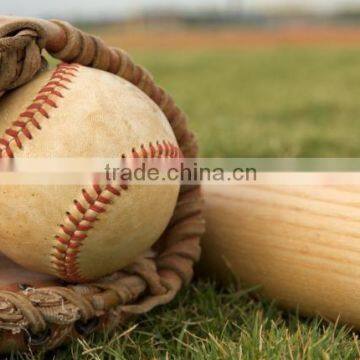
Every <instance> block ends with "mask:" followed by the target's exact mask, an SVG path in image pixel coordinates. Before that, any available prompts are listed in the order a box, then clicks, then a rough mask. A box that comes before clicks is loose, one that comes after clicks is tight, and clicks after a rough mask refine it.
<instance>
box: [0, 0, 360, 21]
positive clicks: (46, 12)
mask: <svg viewBox="0 0 360 360" xmlns="http://www.w3.org/2000/svg"><path fill="white" fill-rule="evenodd" d="M231 4H234V6H236V4H239V6H241V8H242V9H243V10H248V11H251V10H254V9H260V10H261V9H266V8H269V7H273V6H282V5H287V6H289V5H290V4H291V6H302V7H306V8H309V9H314V10H315V11H322V10H325V11H332V10H334V9H336V8H337V7H339V6H343V5H347V4H349V5H358V6H360V0H180V1H179V0H61V1H54V0H50V1H49V0H10V1H7V0H0V14H6V15H19V16H56V17H58V18H64V19H72V18H78V17H81V18H84V19H86V18H97V17H104V16H113V17H117V16H121V15H128V14H133V13H137V12H140V11H141V10H143V9H149V8H150V9H151V8H156V7H161V8H165V9H171V8H181V9H202V8H205V7H207V8H209V7H210V8H213V9H225V8H227V7H229V6H230V5H231Z"/></svg>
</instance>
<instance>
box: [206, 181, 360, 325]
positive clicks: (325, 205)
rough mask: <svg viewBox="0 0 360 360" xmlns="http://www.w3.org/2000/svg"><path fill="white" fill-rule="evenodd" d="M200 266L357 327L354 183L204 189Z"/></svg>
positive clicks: (358, 200) (359, 283)
mask: <svg viewBox="0 0 360 360" xmlns="http://www.w3.org/2000/svg"><path fill="white" fill-rule="evenodd" d="M204 193H205V203H206V206H205V208H206V210H205V212H206V220H207V233H206V235H205V237H204V239H203V243H202V246H203V257H202V261H201V266H200V269H201V271H202V272H203V273H204V272H206V273H207V274H210V275H213V276H216V277H217V278H218V279H220V280H222V281H227V280H228V279H229V278H230V277H232V278H233V277H235V279H236V280H237V281H239V283H241V284H246V285H260V291H261V293H262V294H263V295H265V296H266V297H268V298H270V299H275V300H276V301H277V303H279V304H280V305H281V306H283V307H285V308H287V309H297V308H298V309H299V311H300V313H301V314H304V315H315V314H319V315H321V316H323V317H325V318H326V319H329V320H334V321H335V320H337V319H338V317H339V320H340V322H342V323H350V324H352V325H354V326H356V327H358V328H360V186H359V187H356V186H351V187H350V186H349V187H343V186H279V185H263V186H261V185H254V186H244V185H236V186H219V185H217V186H215V185H208V186H205V187H204Z"/></svg>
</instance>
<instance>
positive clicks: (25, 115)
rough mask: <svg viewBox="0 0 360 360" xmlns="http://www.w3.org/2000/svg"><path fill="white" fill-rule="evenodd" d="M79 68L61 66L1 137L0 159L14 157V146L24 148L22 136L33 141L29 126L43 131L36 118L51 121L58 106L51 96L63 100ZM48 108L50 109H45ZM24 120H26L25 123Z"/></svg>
mask: <svg viewBox="0 0 360 360" xmlns="http://www.w3.org/2000/svg"><path fill="white" fill-rule="evenodd" d="M78 70H79V66H78V65H76V64H71V65H70V64H65V63H63V64H60V65H58V66H57V68H56V69H55V70H54V72H53V74H52V76H51V78H50V80H49V82H48V83H47V84H46V85H44V86H43V87H42V88H41V89H40V91H39V92H38V94H37V95H36V97H35V98H34V100H33V101H32V103H31V104H30V105H29V106H28V107H27V108H26V110H25V111H24V112H22V113H21V114H20V115H19V117H18V118H17V119H16V120H15V121H14V122H13V123H12V127H11V128H9V129H7V130H6V131H5V134H4V135H3V136H2V137H0V158H4V157H10V158H13V157H14V150H13V149H12V146H14V147H15V148H18V149H22V148H23V141H22V140H21V135H24V136H25V137H26V138H27V139H29V140H31V139H32V134H31V131H30V128H29V125H32V126H34V127H35V128H37V129H38V130H41V125H40V123H39V121H38V119H36V118H35V117H36V116H39V117H40V116H42V117H44V118H47V119H49V118H50V114H49V110H50V109H51V108H57V104H56V102H55V101H54V99H51V98H50V96H54V97H60V98H63V97H64V96H63V94H62V93H61V90H62V89H68V88H67V87H66V85H65V84H64V83H71V82H72V80H71V78H73V77H75V76H76V75H77V74H76V72H77V71H78ZM45 106H47V107H48V109H46V108H45ZM23 119H26V120H25V121H23Z"/></svg>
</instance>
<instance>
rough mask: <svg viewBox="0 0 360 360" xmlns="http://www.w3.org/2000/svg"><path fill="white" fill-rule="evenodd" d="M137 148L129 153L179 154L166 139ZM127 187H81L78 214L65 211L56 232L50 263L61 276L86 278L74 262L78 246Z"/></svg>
mask: <svg viewBox="0 0 360 360" xmlns="http://www.w3.org/2000/svg"><path fill="white" fill-rule="evenodd" d="M140 149H141V150H140V151H137V150H136V149H135V148H134V149H132V151H131V153H132V156H133V157H140V156H141V157H142V158H148V157H151V158H156V157H159V158H161V157H168V158H179V157H180V155H181V151H180V149H179V148H178V147H177V146H175V145H174V144H172V143H170V142H166V141H163V142H162V143H160V142H156V144H152V143H150V144H149V145H148V147H145V146H144V145H141V146H140ZM140 154H141V155H140ZM121 158H122V159H126V156H125V155H124V154H123V155H122V156H121ZM127 189H128V187H127V186H126V185H116V186H114V185H110V184H107V185H105V186H103V187H101V186H100V185H98V184H95V185H93V186H92V188H91V189H88V190H85V189H83V190H82V191H81V198H80V199H79V200H74V210H75V212H76V210H77V211H78V214H73V213H71V211H70V212H66V213H65V224H62V225H60V226H59V228H58V231H59V234H58V235H56V236H55V240H56V243H55V244H54V251H53V253H52V261H51V263H52V265H53V266H54V268H55V271H56V272H57V274H59V275H60V277H62V278H63V279H65V280H67V281H70V282H79V281H87V279H86V277H84V276H82V275H81V272H80V268H79V264H78V262H77V260H78V259H77V258H78V254H79V252H80V249H81V246H82V244H83V242H84V240H85V239H86V238H87V236H88V231H90V230H91V229H92V228H93V227H92V224H93V223H94V222H95V221H97V220H99V215H100V214H103V213H105V212H106V210H107V205H111V203H112V198H114V197H119V196H121V192H122V191H123V190H124V191H126V190H127Z"/></svg>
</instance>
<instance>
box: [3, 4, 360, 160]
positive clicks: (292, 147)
mask: <svg viewBox="0 0 360 360" xmlns="http://www.w3.org/2000/svg"><path fill="white" fill-rule="evenodd" d="M0 11H1V13H2V14H7V15H18V16H39V17H44V18H60V19H63V20H68V21H71V22H72V23H74V24H76V25H77V26H79V27H81V28H83V29H85V30H86V31H90V32H92V33H95V34H96V35H98V36H101V37H102V38H103V39H104V40H105V41H106V42H107V43H108V44H111V45H113V46H118V47H121V48H123V49H125V50H127V51H128V52H130V53H131V54H132V56H133V57H134V58H135V60H137V61H138V62H140V63H141V64H143V65H144V66H146V67H147V68H149V69H150V71H151V72H152V73H153V74H154V75H155V77H156V79H157V80H158V82H159V83H160V84H161V85H162V86H164V87H165V88H166V89H168V90H169V91H170V92H171V93H172V94H173V96H174V97H175V99H176V100H177V102H178V103H179V105H180V106H182V107H183V108H184V110H185V111H186V112H187V113H188V114H189V117H190V123H191V127H192V128H193V129H194V130H195V131H196V132H197V134H198V137H199V139H200V144H201V152H202V155H203V156H232V157H235V156H236V157H240V156H242V157H244V156H250V157H256V156H288V157H289V156H332V157H335V156H357V155H358V154H360V143H359V136H358V131H359V130H360V125H359V120H360V103H359V98H360V49H359V46H360V0H352V1H350V0H348V1H345V0H302V1H301V0H292V1H288V0H182V1H172V0H168V1H166V2H165V1H160V0H122V1H118V0H98V1H88V0H77V1H72V0H62V1H61V2H50V1H43V0H32V1H19V0H12V1H11V2H10V1H9V2H3V1H2V2H1V4H0Z"/></svg>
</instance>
